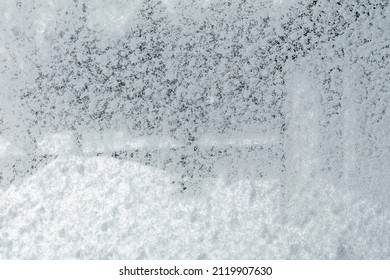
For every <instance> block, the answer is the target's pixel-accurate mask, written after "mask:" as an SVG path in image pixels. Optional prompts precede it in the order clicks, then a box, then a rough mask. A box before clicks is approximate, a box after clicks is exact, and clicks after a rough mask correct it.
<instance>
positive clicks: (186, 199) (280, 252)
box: [0, 156, 390, 259]
mask: <svg viewBox="0 0 390 280" xmlns="http://www.w3.org/2000/svg"><path fill="white" fill-rule="evenodd" d="M173 181H174V178H172V176H170V175H169V174H167V173H166V172H163V171H161V170H158V169H155V168H152V167H146V166H144V165H141V164H138V163H134V162H129V161H124V162H122V161H119V160H117V159H112V158H109V157H107V158H106V157H97V158H83V157H78V156H61V157H59V158H57V159H56V160H53V161H52V162H51V163H50V164H48V165H47V166H46V167H44V168H42V170H40V171H39V172H37V173H36V174H35V175H33V176H31V177H30V178H28V179H27V180H25V181H24V182H23V184H21V185H20V186H18V187H16V186H11V187H10V188H9V189H8V190H7V191H5V192H3V193H2V194H1V200H0V202H1V204H0V205H1V206H0V210H1V212H0V213H2V214H1V216H0V221H1V223H2V228H3V230H2V231H1V241H0V242H1V243H0V244H1V246H0V248H1V249H0V254H1V256H2V257H3V258H28V259H30V258H88V259H91V258H103V259H107V258H131V259H135V258H142V259H156V258H157V259H161V258H162V259H165V258H170V259H183V258H190V259H196V258H202V259H203V258H223V259H232V258H233V259H235V258H238V259H252V258H282V259H284V258H305V259H307V258H319V259H323V258H326V259H327V258H359V259H360V258H375V257H377V256H386V255H387V256H388V253H389V248H388V246H386V245H387V244H388V242H390V236H389V235H385V236H381V234H380V233H381V232H387V231H388V230H389V229H390V225H389V223H388V219H389V218H390V213H389V211H388V210H387V209H385V210H384V209H380V208H378V207H373V206H372V205H371V204H370V203H367V201H365V200H357V198H356V197H354V196H353V195H352V194H351V193H346V192H340V191H337V190H336V189H335V188H334V187H331V186H329V185H326V184H324V183H323V182H314V181H313V182H311V185H309V186H308V189H307V191H305V192H303V191H302V192H301V193H296V194H295V195H294V196H293V197H292V199H291V201H290V205H287V207H281V206H282V203H283V201H282V200H281V196H280V194H281V190H280V186H279V183H278V182H277V181H275V180H274V181H264V180H259V181H252V180H242V181H240V182H239V183H234V184H226V182H224V181H223V180H222V179H216V180H213V181H208V182H203V184H204V187H205V188H207V191H205V192H204V193H203V194H202V195H200V196H198V197H193V196H187V195H185V194H183V193H180V192H178V189H177V187H176V186H175V185H174V184H173V183H172V182H173ZM313 200H315V203H313ZM10 202H11V203H10ZM4 229H6V230H4Z"/></svg>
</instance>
